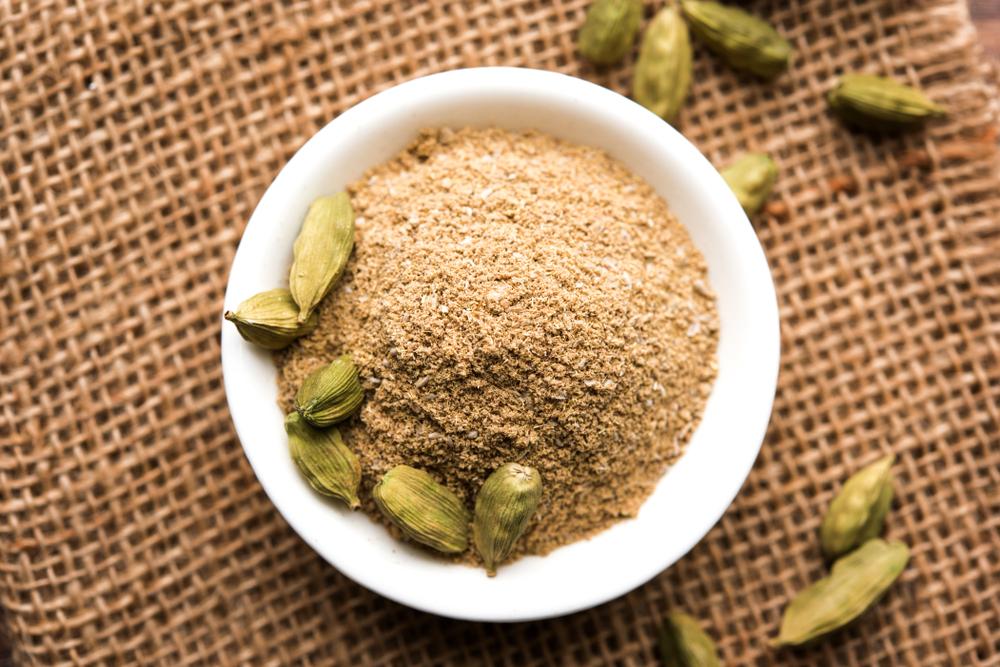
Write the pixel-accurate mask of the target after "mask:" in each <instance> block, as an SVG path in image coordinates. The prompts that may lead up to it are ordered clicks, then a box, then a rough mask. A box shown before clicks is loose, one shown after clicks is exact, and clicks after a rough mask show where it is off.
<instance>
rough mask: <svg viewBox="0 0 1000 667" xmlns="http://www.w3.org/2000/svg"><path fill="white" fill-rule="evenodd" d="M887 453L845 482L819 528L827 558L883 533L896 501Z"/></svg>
mask: <svg viewBox="0 0 1000 667" xmlns="http://www.w3.org/2000/svg"><path fill="white" fill-rule="evenodd" d="M895 460H896V457H894V456H892V455H889V456H885V457H883V458H881V459H879V460H878V461H875V462H874V463H872V464H870V465H867V466H865V467H864V468H862V469H861V470H859V471H858V472H856V473H854V474H853V475H851V477H850V478H849V479H848V480H847V481H846V482H844V486H843V487H842V488H841V489H840V492H839V493H838V494H837V495H836V496H835V497H834V499H833V500H832V501H831V502H830V507H829V509H827V511H826V516H825V517H823V523H822V525H821V526H820V529H819V539H820V544H821V545H822V547H823V553H824V554H826V556H827V558H836V557H838V556H840V555H842V554H845V553H847V552H848V551H850V550H851V549H853V548H854V547H856V546H858V545H859V544H861V543H863V542H866V541H867V540H869V539H871V538H873V537H875V536H877V535H878V534H879V533H880V532H882V524H883V522H884V521H885V515H886V514H887V513H888V512H889V505H891V504H892V471H891V468H892V464H893V463H894V462H895Z"/></svg>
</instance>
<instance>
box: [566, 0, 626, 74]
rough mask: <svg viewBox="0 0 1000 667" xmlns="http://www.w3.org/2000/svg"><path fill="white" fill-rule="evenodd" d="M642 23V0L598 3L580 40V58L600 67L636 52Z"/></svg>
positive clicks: (603, 1)
mask: <svg viewBox="0 0 1000 667" xmlns="http://www.w3.org/2000/svg"><path fill="white" fill-rule="evenodd" d="M641 21H642V0H595V2H593V3H592V4H591V5H590V8H589V9H587V18H586V19H584V22H583V27H582V28H581V29H580V35H579V37H578V39H577V41H578V46H579V49H580V55H582V56H583V57H584V58H586V59H587V60H589V61H590V62H592V63H596V64H598V65H611V64H614V63H616V62H618V61H619V60H621V59H622V58H624V57H625V55H626V54H627V53H628V52H629V49H631V48H632V44H633V43H634V42H635V35H636V33H637V32H639V23H640V22H641Z"/></svg>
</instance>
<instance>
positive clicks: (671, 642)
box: [660, 611, 722, 667]
mask: <svg viewBox="0 0 1000 667" xmlns="http://www.w3.org/2000/svg"><path fill="white" fill-rule="evenodd" d="M660 657H661V659H662V660H663V665H664V667H720V665H721V664H722V663H721V662H719V653H718V651H717V650H716V648H715V642H713V641H712V639H711V638H710V637H709V636H708V635H707V634H705V631H704V630H702V629H701V626H699V625H698V621H696V620H694V619H693V618H691V617H690V616H688V615H687V614H685V613H683V612H680V611H674V612H671V613H669V614H667V619H666V621H664V623H663V628H662V629H661V630H660Z"/></svg>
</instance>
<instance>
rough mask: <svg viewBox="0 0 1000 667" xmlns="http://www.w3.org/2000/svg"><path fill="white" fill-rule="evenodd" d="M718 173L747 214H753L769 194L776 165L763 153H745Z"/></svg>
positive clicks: (776, 174)
mask: <svg viewBox="0 0 1000 667" xmlns="http://www.w3.org/2000/svg"><path fill="white" fill-rule="evenodd" d="M719 173H720V174H722V178H724V179H725V180H726V183H728V184H729V187H730V189H731V190H732V191H733V194H735V195H736V199H737V200H738V201H739V202H740V206H742V207H743V210H744V211H746V212H747V215H753V214H754V213H756V212H757V211H759V210H760V207H761V206H763V205H764V202H765V201H767V198H768V197H770V196H771V190H772V189H773V188H774V182H775V181H776V180H777V179H778V166H777V165H776V164H774V160H772V159H771V157H770V156H769V155H767V154H765V153H747V154H746V155H744V156H742V157H740V158H739V159H738V160H736V162H733V163H732V164H731V165H729V166H728V167H726V168H725V169H723V170H722V171H720V172H719Z"/></svg>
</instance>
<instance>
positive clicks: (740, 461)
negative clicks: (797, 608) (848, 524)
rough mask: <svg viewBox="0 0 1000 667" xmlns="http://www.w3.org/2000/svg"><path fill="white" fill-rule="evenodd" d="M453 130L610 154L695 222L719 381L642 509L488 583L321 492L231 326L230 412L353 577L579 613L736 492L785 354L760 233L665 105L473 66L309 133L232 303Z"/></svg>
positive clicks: (503, 617) (623, 584)
mask: <svg viewBox="0 0 1000 667" xmlns="http://www.w3.org/2000/svg"><path fill="white" fill-rule="evenodd" d="M443 126H450V127H455V128H458V127H465V126H477V127H491V126H492V127H501V128H507V129H535V130H538V131H540V132H544V133H548V134H550V135H553V136H555V137H557V138H560V139H564V140H567V141H570V142H574V143H578V144H584V145H589V146H595V147H598V148H601V149H603V150H605V151H607V152H608V153H609V154H610V155H611V156H612V157H613V158H616V159H617V160H619V161H620V162H622V163H623V164H625V165H626V166H627V167H628V168H629V169H631V170H632V171H633V172H634V173H635V174H637V175H638V176H640V177H642V178H643V179H645V181H646V182H648V183H649V184H650V185H651V186H652V187H653V188H654V189H655V190H656V191H657V193H658V194H660V195H661V196H662V197H663V198H664V199H665V200H666V202H667V203H668V205H669V206H670V209H671V211H672V212H673V214H674V215H675V216H676V217H677V218H678V220H679V221H680V222H681V224H683V225H684V226H685V227H686V228H687V230H688V232H689V234H690V236H691V239H692V240H693V242H694V243H695V245H697V247H698V248H699V250H700V251H701V252H702V254H703V255H704V257H705V260H706V263H707V265H708V269H709V279H710V282H711V283H712V288H713V290H714V292H715V293H716V295H717V304H716V305H717V309H718V314H719V321H720V329H719V344H718V352H717V354H718V359H717V361H718V375H717V379H716V381H715V384H714V386H713V388H712V393H711V396H710V397H709V399H708V403H707V405H706V408H705V411H704V415H703V417H702V420H701V423H700V425H699V426H698V428H697V430H696V432H695V433H694V435H693V436H692V439H691V440H690V442H689V443H688V445H687V447H686V449H685V452H684V454H683V455H682V456H681V457H680V459H679V460H678V461H677V462H676V463H675V464H674V465H673V466H672V467H670V469H669V470H668V472H667V473H666V474H665V475H664V477H663V478H662V480H661V481H660V483H659V485H658V486H657V488H656V490H655V491H654V492H653V494H652V495H651V496H649V498H648V499H647V500H646V501H645V503H644V504H643V505H642V508H641V509H640V511H639V513H638V515H637V516H636V517H635V518H633V519H629V520H624V521H621V522H619V523H617V524H615V525H614V526H613V527H611V528H610V529H608V530H606V531H604V532H602V533H600V534H598V535H596V536H594V537H593V538H592V539H589V540H585V541H581V542H576V543H573V544H570V545H568V546H564V547H560V548H558V549H556V550H555V551H553V552H552V553H550V554H549V555H547V556H545V557H537V556H529V557H525V558H521V559H519V560H517V561H515V562H512V563H509V564H505V565H504V566H503V568H502V571H501V572H500V573H499V575H498V576H496V577H493V578H490V577H487V576H485V574H484V572H483V570H482V569H477V568H473V567H468V566H466V565H463V564H460V563H455V562H451V561H448V560H445V559H440V558H435V557H434V556H431V555H429V554H428V553H427V552H426V551H424V550H422V549H420V548H418V547H415V546H412V545H410V544H405V543H401V542H398V541H396V540H395V539H393V538H392V537H391V536H390V535H389V533H388V532H387V531H386V530H385V529H384V528H383V527H382V526H380V525H377V524H375V523H373V522H372V521H371V520H369V519H368V517H366V516H365V515H364V514H363V513H360V512H354V513H352V512H350V511H349V510H348V509H347V508H346V505H345V504H344V503H335V502H329V501H326V500H324V499H323V496H321V495H320V494H317V493H314V492H313V490H312V489H311V488H310V486H309V483H308V482H307V480H306V479H304V478H303V476H302V475H301V474H300V473H299V471H298V470H297V468H296V467H295V463H294V462H293V460H292V458H291V457H290V456H289V454H288V446H287V439H286V435H285V429H284V418H285V416H284V414H282V412H281V410H279V408H278V404H277V384H276V369H275V366H274V363H273V362H272V359H271V356H270V353H269V352H268V351H267V350H264V349H261V348H259V347H257V346H254V345H252V344H250V343H248V342H247V341H245V340H244V339H243V338H242V337H241V336H240V334H239V332H238V331H237V330H236V328H235V327H233V326H226V327H223V329H222V366H223V372H224V377H225V388H226V393H227V397H228V400H229V406H230V410H231V412H232V416H233V422H234V424H235V426H236V430H237V433H238V435H239V438H240V441H241V442H242V445H243V448H244V450H245V451H246V455H247V458H248V460H249V461H250V464H251V466H252V467H253V469H254V471H255V473H256V475H257V478H258V479H259V480H260V483H261V485H262V486H263V488H264V490H265V491H266V492H267V494H268V496H269V497H270V498H271V500H272V502H273V503H274V505H275V507H276V508H277V509H278V511H279V512H281V514H282V515H283V516H284V518H285V520H287V522H288V523H289V525H291V526H292V527H293V529H294V530H295V531H296V532H298V533H299V535H301V536H302V538H303V539H304V540H305V541H306V542H307V543H308V544H309V545H310V546H312V548H313V549H315V550H316V551H317V552H319V553H320V554H321V555H322V556H323V557H324V558H325V559H326V560H327V561H329V562H330V564H331V565H333V566H334V567H336V568H337V569H338V570H340V571H341V572H343V573H344V574H345V575H347V576H349V577H351V578H352V579H354V580H355V581H357V582H358V583H360V584H362V585H364V586H366V587H368V588H370V589H372V590H374V591H376V592H378V593H380V594H382V595H384V596H386V597H388V598H391V599H393V600H396V601H397V602H400V603H403V604H406V605H409V606H411V607H415V608H418V609H422V610H424V611H428V612H432V613H436V614H440V615H444V616H450V617H454V618H462V619H469V620H479V621H524V620H531V619H538V618H545V617H551V616H559V615H562V614H568V613H570V612H574V611H577V610H580V609H584V608H587V607H591V606H594V605H597V604H600V603H602V602H605V601H607V600H610V599H612V598H615V597H618V596H620V595H622V594H624V593H626V592H628V591H629V590H631V589H633V588H635V587H636V586H639V585H641V584H642V583H644V582H646V581H647V580H649V579H650V578H652V577H653V576H655V575H656V574H658V573H659V572H661V571H662V570H664V569H665V568H667V567H669V566H670V565H672V564H673V563H674V562H675V561H677V560H678V559H679V558H681V557H682V556H683V555H684V554H685V553H687V551H688V550H689V549H691V547H693V546H694V545H695V544H696V543H697V542H698V541H699V540H700V539H701V538H702V537H703V536H704V535H705V533H706V532H708V530H709V529H710V528H711V527H712V525H714V524H715V522H716V521H717V520H718V519H719V517H720V516H721V515H722V513H723V512H724V511H725V510H726V508H727V507H728V506H729V504H730V502H732V499H733V497H734V496H735V495H736V493H737V491H738V490H739V488H740V486H741V485H742V484H743V481H744V479H745V478H746V476H747V473H748V472H749V471H750V468H751V466H752V465H753V462H754V460H755V459H756V457H757V453H758V451H759V449H760V445H761V441H762V439H763V436H764V431H765V428H766V426H767V423H768V420H769V418H770V413H771V403H772V399H773V397H774V391H775V384H776V380H777V371H778V360H779V333H778V311H777V302H776V298H775V293H774V286H773V284H772V282H771V276H770V272H769V271H768V267H767V262H766V260H765V258H764V254H763V252H762V250H761V246H760V244H759V242H758V240H757V237H756V235H755V234H754V231H753V228H752V227H751V226H750V223H749V221H748V220H747V217H746V215H745V214H744V212H743V209H742V208H741V206H740V204H739V202H738V201H737V200H736V198H735V196H734V195H733V193H732V192H731V191H730V189H729V187H728V186H727V185H726V183H725V181H724V180H723V179H722V177H721V176H720V175H719V173H718V172H717V171H716V170H715V169H714V168H713V167H712V165H711V164H710V163H709V162H708V160H706V159H705V158H704V157H703V156H702V155H701V153H699V152H698V150H697V149H696V148H695V147H694V146H693V145H692V144H691V143H689V142H688V141H687V140H686V139H685V138H684V137H683V136H681V135H680V134H679V133H678V132H677V131H676V130H674V129H673V128H672V127H670V126H669V125H667V124H666V123H665V122H663V121H662V120H661V119H660V118H658V117H657V116H656V115H654V114H653V113H651V112H649V111H647V110H646V109H644V108H643V107H641V106H639V105H638V104H636V103H634V102H632V101H630V100H628V99H627V98H625V97H622V96H620V95H618V94H617V93H614V92H612V91H610V90H607V89H605V88H601V87H600V86H597V85H594V84H591V83H588V82H585V81H582V80H580V79H575V78H572V77H568V76H565V75H562V74H556V73H552V72H543V71H537V70H528V69H516V68H480V69H469V70H458V71H453V72H446V73H442V74H435V75H432V76H428V77H424V78H420V79H415V80H413V81H409V82H407V83H403V84H400V85H398V86H396V87H394V88H391V89H389V90H386V91H384V92H382V93H379V94H377V95H374V96H373V97H371V98H369V99H367V100H365V101H363V102H361V103H360V104H358V105H357V106H355V107H354V108H352V109H350V110H348V111H346V112H345V113H343V114H341V115H340V116H339V117H337V118H335V119H334V120H332V121H331V122H330V123H329V124H328V125H326V127H324V128H323V129H321V130H320V131H319V132H318V133H316V135H315V136H313V137H312V138H311V139H310V140H309V141H308V142H306V144H305V145H304V146H303V147H302V148H301V149H300V150H299V151H298V152H297V153H296V154H295V155H294V157H292V159H291V160H289V162H288V163H287V164H286V165H285V167H284V168H283V169H282V170H281V172H280V173H279V174H278V176H277V177H276V178H275V180H274V182H273V183H272V184H271V186H270V187H269V188H268V189H267V191H266V192H265V193H264V196H263V198H262V199H261V200H260V203H259V204H258V206H257V208H256V210H255V211H254V213H253V216H252V217H251V218H250V221H249V223H248V225H247V227H246V231H245V232H244V235H243V239H242V240H241V242H240V245H239V248H238V250H237V253H236V257H235V259H234V261H233V266H232V270H231V273H230V277H229V285H228V288H227V291H226V296H225V306H226V308H228V309H229V310H233V311H235V310H236V309H237V307H238V306H239V304H240V303H241V302H243V301H244V300H246V299H248V298H249V297H251V296H253V295H254V294H257V293H259V292H263V291H265V290H269V289H274V288H277V287H283V286H286V285H287V277H288V272H289V266H290V264H291V262H292V245H293V242H294V240H295V235H296V233H297V231H298V229H299V226H300V223H301V221H302V219H303V218H304V216H305V215H306V211H307V209H308V208H309V205H310V204H311V203H312V202H313V201H314V200H315V199H316V198H318V197H321V196H324V195H329V194H332V193H336V192H338V191H340V190H343V189H344V187H345V185H346V184H348V183H350V182H352V181H354V180H355V179H357V178H359V177H360V176H361V175H362V173H363V172H364V171H365V170H366V169H369V168H371V167H373V166H375V165H378V164H380V163H382V162H384V161H385V160H387V159H389V158H391V157H392V156H394V155H395V154H396V153H397V152H399V151H400V150H401V149H402V148H404V147H405V146H406V145H407V144H408V143H409V142H410V141H411V140H412V139H413V138H414V137H415V136H416V135H417V133H418V131H419V130H421V129H422V128H428V127H443ZM221 311H222V309H220V314H221ZM345 352H349V351H347V350H345ZM347 444H348V446H349V445H350V443H347ZM362 474H365V473H364V471H363V473H362ZM367 483H368V481H367V480H365V479H363V481H362V484H367ZM543 502H544V498H543ZM466 509H467V510H468V511H469V512H470V513H471V511H472V509H473V508H472V507H471V506H469V507H467V508H466ZM259 547H260V545H255V548H259Z"/></svg>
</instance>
